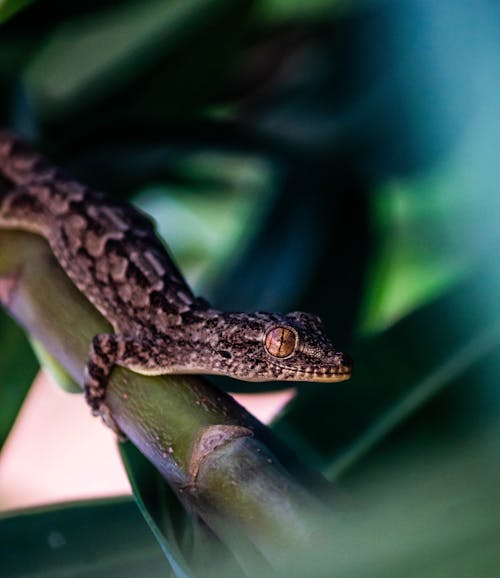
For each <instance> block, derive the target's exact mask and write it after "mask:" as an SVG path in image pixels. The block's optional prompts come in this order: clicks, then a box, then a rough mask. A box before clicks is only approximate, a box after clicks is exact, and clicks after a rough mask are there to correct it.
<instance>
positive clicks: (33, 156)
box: [0, 130, 50, 186]
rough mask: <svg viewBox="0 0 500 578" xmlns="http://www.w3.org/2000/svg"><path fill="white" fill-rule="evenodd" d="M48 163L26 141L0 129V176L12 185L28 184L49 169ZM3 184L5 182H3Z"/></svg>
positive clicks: (33, 182)
mask: <svg viewBox="0 0 500 578" xmlns="http://www.w3.org/2000/svg"><path fill="white" fill-rule="evenodd" d="M49 168H50V166H49V163H48V162H47V161H46V159H45V158H44V157H42V155H40V154H39V153H37V152H36V151H35V150H34V149H33V148H32V147H31V146H30V145H29V144H28V143H26V142H25V141H24V140H22V139H20V138H19V137H17V136H15V135H14V134H12V133H10V132H8V131H6V130H0V176H1V177H2V178H3V181H7V182H11V183H12V185H14V186H29V185H32V184H36V182H35V181H36V180H39V179H40V176H42V175H44V174H45V173H46V172H47V169H49ZM4 185H5V182H4Z"/></svg>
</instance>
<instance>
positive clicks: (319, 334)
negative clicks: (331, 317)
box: [214, 312, 352, 382]
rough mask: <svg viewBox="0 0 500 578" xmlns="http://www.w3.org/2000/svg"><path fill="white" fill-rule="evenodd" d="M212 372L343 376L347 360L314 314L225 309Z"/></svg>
mask: <svg viewBox="0 0 500 578" xmlns="http://www.w3.org/2000/svg"><path fill="white" fill-rule="evenodd" d="M224 318H225V326H226V330H225V331H223V332H222V335H221V338H220V340H219V341H218V343H217V347H216V348H214V349H215V363H216V365H217V366H218V370H217V369H216V370H215V371H214V373H223V374H225V375H228V376H230V377H234V378H236V379H243V380H246V381H329V382H334V381H345V380H346V379H349V378H350V377H351V372H352V361H351V360H350V358H349V357H348V356H346V355H344V354H343V353H341V352H340V351H337V350H336V349H335V347H334V346H333V344H332V342H331V341H330V340H329V339H328V337H327V336H326V335H325V332H324V328H323V324H322V322H321V320H320V319H319V317H317V316H316V315H311V314H309V313H301V312H293V313H289V314H287V315H278V314H274V313H252V314H237V313H227V314H224Z"/></svg>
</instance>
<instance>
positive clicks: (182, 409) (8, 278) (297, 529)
mask: <svg viewBox="0 0 500 578" xmlns="http://www.w3.org/2000/svg"><path fill="white" fill-rule="evenodd" d="M0 298H1V299H2V302H3V304H4V306H5V307H6V308H7V309H8V311H9V312H10V314H11V315H12V316H13V317H14V318H16V319H17V320H18V322H19V323H20V324H21V325H22V326H23V327H24V328H25V329H26V331H27V332H28V333H29V334H30V335H31V336H32V337H34V338H35V339H37V340H38V341H40V342H41V343H42V344H43V346H44V348H45V349H46V350H47V352H48V353H49V354H50V355H52V356H53V357H54V358H55V360H57V362H58V363H60V364H61V365H62V366H63V367H64V369H65V370H66V371H67V372H68V373H69V374H70V375H71V377H72V378H73V379H74V380H75V381H76V382H78V383H81V377H82V374H83V368H84V365H85V361H86V358H87V352H88V347H89V344H90V341H91V338H92V336H93V335H95V334H97V333H100V332H103V331H109V324H108V323H107V321H106V320H105V319H104V318H103V317H102V316H101V315H100V314H99V313H98V312H97V311H96V309H95V308H94V307H93V306H92V305H91V304H90V303H89V302H88V301H87V300H86V299H85V297H83V295H82V294H81V293H80V292H79V291H78V290H77V289H76V287H75V286H74V285H73V283H72V282H71V281H70V280H69V278H68V277H67V276H66V274H65V273H64V272H63V271H62V269H61V268H60V267H59V265H58V264H57V262H56V261H55V259H54V258H53V256H52V254H51V252H50V250H49V248H48V246H47V244H46V243H45V241H44V240H43V239H41V238H39V237H37V236H35V235H29V234H24V233H19V232H14V231H0ZM82 402H83V400H82ZM107 402H108V404H109V407H110V408H111V410H112V413H113V416H114V418H115V419H116V421H117V423H118V424H119V426H120V428H121V429H122V430H123V432H124V433H125V434H126V435H127V437H128V438H129V439H130V441H131V442H132V443H134V444H135V445H136V446H137V447H138V448H139V450H140V451H141V452H142V453H143V454H144V455H145V456H146V457H147V458H148V459H149V460H150V461H151V462H152V463H153V464H154V465H155V466H156V468H157V469H158V470H159V471H160V472H161V474H162V475H163V477H164V478H165V479H166V480H167V482H168V483H169V484H170V486H171V487H172V488H173V489H174V490H175V491H176V492H177V494H178V495H179V497H180V498H181V500H182V501H183V503H184V504H185V505H187V506H188V507H189V508H190V509H191V510H192V511H193V512H194V513H195V514H197V515H199V516H200V517H201V518H202V519H203V520H204V521H205V522H206V523H207V524H208V526H209V527H211V528H212V530H214V531H215V533H216V534H217V535H218V536H219V537H221V538H222V539H223V541H225V543H226V544H228V545H229V546H230V547H232V548H233V551H236V553H237V554H238V553H240V554H241V553H243V554H242V556H243V557H244V556H245V552H246V551H247V550H248V544H251V548H256V549H257V551H258V553H259V555H262V556H263V557H264V559H265V560H267V562H269V563H271V565H272V566H276V565H278V566H279V565H280V564H281V563H282V562H283V561H284V559H285V558H286V554H285V552H286V551H288V549H291V548H296V547H298V546H299V545H300V547H301V548H302V547H305V546H307V543H308V541H309V540H312V539H313V536H314V535H315V533H316V532H317V531H318V529H319V528H318V527H319V525H320V522H319V518H318V515H319V512H322V513H323V516H322V517H323V519H324V512H325V506H324V504H323V503H322V501H321V499H320V497H319V495H318V493H317V491H316V490H314V489H312V488H311V486H310V485H308V484H305V483H304V480H305V479H307V478H308V476H309V475H310V474H311V472H308V471H307V469H306V468H304V467H303V466H302V465H301V464H300V463H299V462H297V461H296V460H295V459H294V458H293V457H292V456H291V455H290V454H289V453H288V452H287V450H286V448H284V447H283V446H281V445H280V443H279V442H278V441H277V440H276V439H274V437H273V436H272V434H271V433H270V431H269V430H268V429H267V428H266V427H265V426H263V425H262V424H260V423H259V422H258V421H257V420H255V418H253V417H252V416H251V415H250V414H248V412H246V410H244V409H243V408H242V407H241V406H240V405H238V404H237V403H236V402H235V401H234V400H233V398H231V397H230V396H229V395H227V394H225V393H223V392H221V391H219V390H218V389H217V388H215V387H214V386H212V385H211V384H210V383H209V382H208V381H206V380H204V379H202V378H198V377H194V376H161V377H146V376H142V375H138V374H135V373H133V372H131V371H129V370H126V369H123V368H121V367H120V368H118V367H117V368H115V370H114V371H113V373H112V376H111V379H110V382H109V385H108V389H107ZM96 475H99V473H98V472H96ZM320 517H321V516H320Z"/></svg>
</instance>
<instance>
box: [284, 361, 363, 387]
mask: <svg viewBox="0 0 500 578" xmlns="http://www.w3.org/2000/svg"><path fill="white" fill-rule="evenodd" d="M281 368H282V369H283V370H284V371H286V372H287V373H288V377H287V379H289V380H290V381H316V382H330V383H334V382H340V381H347V380H348V379H350V377H351V375H352V368H353V363H352V361H351V360H350V359H349V358H348V357H347V356H344V357H343V359H342V361H340V362H338V363H336V364H335V365H331V366H326V367H322V368H310V369H309V368H307V369H297V368H296V367H288V366H281Z"/></svg>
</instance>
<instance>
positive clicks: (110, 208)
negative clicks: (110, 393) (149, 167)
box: [0, 132, 352, 430]
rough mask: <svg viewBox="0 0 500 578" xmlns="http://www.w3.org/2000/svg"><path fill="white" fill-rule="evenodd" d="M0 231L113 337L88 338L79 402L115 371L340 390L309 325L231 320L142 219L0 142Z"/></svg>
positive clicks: (3, 137)
mask: <svg viewBox="0 0 500 578" xmlns="http://www.w3.org/2000/svg"><path fill="white" fill-rule="evenodd" d="M0 183H1V184H2V186H1V187H0V190H4V191H6V192H5V193H3V194H1V196H0V227H2V228H9V229H18V230H24V231H30V232H33V233H37V234H39V235H42V236H43V237H45V239H46V240H47V241H48V243H49V245H50V247H51V250H52V251H53V253H54V255H55V257H56V258H57V260H58V261H59V263H60V264H61V266H62V268H63V269H64V271H65V272H66V274H67V275H68V277H69V278H70V279H71V280H72V281H73V283H74V284H75V285H76V286H77V287H78V289H79V290H80V291H81V292H82V293H83V294H84V295H85V297H87V299H88V300H89V301H90V302H91V303H92V304H93V305H94V306H95V307H96V308H97V309H98V310H99V311H100V312H101V313H102V314H103V315H104V317H105V318H106V319H107V320H108V321H109V322H110V324H111V325H112V327H113V331H114V333H109V334H99V335H96V336H95V337H94V339H93V341H92V344H91V346H90V351H89V358H88V363H87V365H86V368H85V371H84V379H83V385H84V391H85V395H86V399H87V401H88V403H89V405H90V406H91V408H92V410H93V413H94V414H95V415H101V416H102V417H103V418H104V420H105V422H106V423H107V424H108V425H109V426H110V427H113V429H115V430H116V427H115V425H114V422H113V420H112V417H111V416H110V415H109V410H108V408H107V406H106V403H105V396H106V383H107V380H108V377H109V374H110V372H111V370H112V368H113V366H114V365H122V366H124V367H126V368H129V369H131V370H133V371H136V372H138V373H142V374H146V375H158V374H166V373H180V374H181V373H200V374H219V375H227V376H229V377H233V378H236V379H242V380H247V381H271V380H289V381H331V382H334V381H344V380H346V379H348V378H349V377H350V375H351V368H352V363H351V361H350V360H349V358H347V356H345V355H343V354H342V353H340V352H339V351H337V350H336V349H335V348H334V346H333V344H332V343H331V341H330V340H329V339H328V338H327V337H326V335H325V333H324V330H323V326H322V323H321V320H320V319H319V318H318V317H316V316H315V315H311V314H308V313H301V312H294V313H289V314H287V315H280V314H276V313H263V312H257V313H230V312H222V311H218V310H216V309H213V308H212V307H210V305H209V304H208V303H207V302H206V301H205V300H203V299H200V298H197V297H195V296H194V295H193V293H192V291H191V289H190V288H189V286H188V285H187V283H186V281H185V280H184V278H183V276H182V275H181V273H180V272H179V270H178V269H177V267H176V265H175V264H174V262H173V261H172V259H171V258H170V256H169V254H168V252H167V249H166V248H165V246H164V245H163V244H162V242H161V241H160V240H159V239H158V237H157V236H156V234H155V231H154V228H153V225H152V223H151V221H150V220H149V218H148V217H146V216H145V215H144V214H143V213H141V212H140V211H138V210H137V209H135V208H134V207H132V206H131V205H129V204H125V203H119V202H116V201H113V200H111V199H110V198H107V197H106V196H105V195H104V194H103V193H100V192H96V191H93V190H91V189H89V188H87V187H85V186H84V185H82V184H80V183H79V182H77V181H75V180H74V179H72V178H71V177H69V176H67V175H66V174H65V173H64V172H63V171H62V170H61V169H59V168H58V167H56V166H54V165H52V164H51V163H49V162H48V161H47V160H46V159H45V158H44V157H42V156H41V155H40V154H38V153H36V152H35V151H33V150H32V149H31V148H30V147H29V146H27V145H26V144H24V143H23V142H21V141H20V140H18V139H17V138H15V137H14V136H12V135H11V134H9V133H7V132H0Z"/></svg>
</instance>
